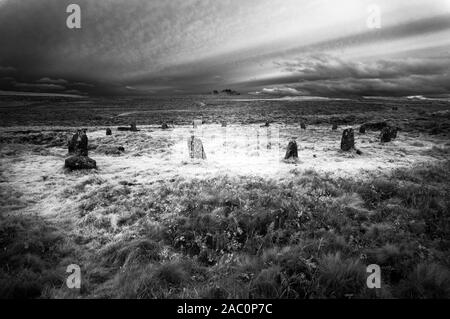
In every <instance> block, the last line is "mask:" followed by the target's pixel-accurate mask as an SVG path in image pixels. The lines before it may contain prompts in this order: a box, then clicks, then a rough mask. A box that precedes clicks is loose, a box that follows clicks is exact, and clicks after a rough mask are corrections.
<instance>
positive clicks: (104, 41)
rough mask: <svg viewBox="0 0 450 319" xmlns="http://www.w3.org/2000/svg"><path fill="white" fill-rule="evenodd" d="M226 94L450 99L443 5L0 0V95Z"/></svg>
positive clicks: (395, 0)
mask: <svg viewBox="0 0 450 319" xmlns="http://www.w3.org/2000/svg"><path fill="white" fill-rule="evenodd" d="M71 3H74V4H78V5H79V6H80V9H81V28H80V29H69V28H68V27H67V25H66V20H67V18H68V16H69V15H70V13H67V12H66V8H67V6H68V5H69V4H71ZM374 8H377V9H378V10H379V20H378V21H379V28H374V27H373V26H374V24H373V21H374V20H372V19H371V18H373V14H374V11H373V10H374ZM375 20H376V19H375ZM371 21H372V23H369V22H371ZM225 88H231V89H234V90H237V91H239V92H241V93H251V94H259V95H275V96H285V95H299V96H303V95H305V96H325V97H342V96H410V95H423V96H450V0H370V1H368V0H220V1H217V0H170V1H167V0H164V1H156V0H101V1H98V0H70V1H66V0H39V1H36V0H0V91H14V92H52V93H58V94H79V95H85V94H87V95H115V94H119V95H127V94H191V93H207V92H211V91H212V90H222V89H225Z"/></svg>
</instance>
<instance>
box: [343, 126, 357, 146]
mask: <svg viewBox="0 0 450 319" xmlns="http://www.w3.org/2000/svg"><path fill="white" fill-rule="evenodd" d="M354 148H355V134H354V133H353V129H352V128H347V129H345V130H344V132H343V133H342V138H341V150H343V151H350V150H352V149H354Z"/></svg>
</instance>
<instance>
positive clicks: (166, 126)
mask: <svg viewBox="0 0 450 319" xmlns="http://www.w3.org/2000/svg"><path fill="white" fill-rule="evenodd" d="M168 128H169V125H167V123H165V122H164V123H163V124H162V125H161V129H163V130H167V129H168Z"/></svg>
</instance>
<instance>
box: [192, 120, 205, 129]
mask: <svg viewBox="0 0 450 319" xmlns="http://www.w3.org/2000/svg"><path fill="white" fill-rule="evenodd" d="M202 124H203V121H202V120H194V121H192V127H193V128H198V127H200V126H201V125H202Z"/></svg>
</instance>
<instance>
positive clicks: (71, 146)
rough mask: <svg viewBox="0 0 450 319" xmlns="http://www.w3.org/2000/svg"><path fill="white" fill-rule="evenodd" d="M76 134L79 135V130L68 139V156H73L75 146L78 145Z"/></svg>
mask: <svg viewBox="0 0 450 319" xmlns="http://www.w3.org/2000/svg"><path fill="white" fill-rule="evenodd" d="M78 133H80V130H78V131H77V132H76V133H75V134H74V135H72V138H71V139H69V141H68V143H67V145H68V149H69V154H75V152H76V149H77V145H78Z"/></svg>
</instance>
